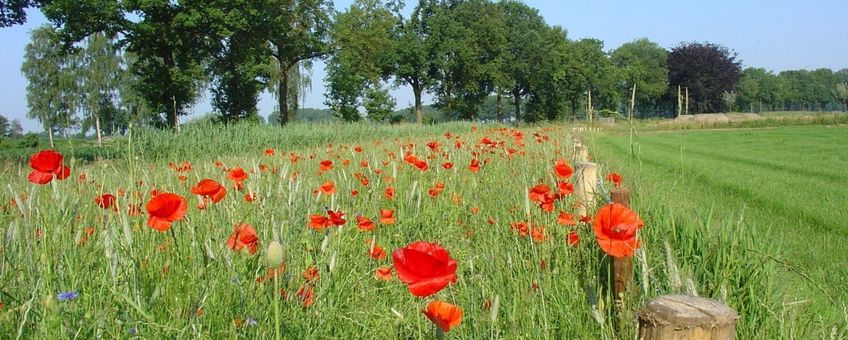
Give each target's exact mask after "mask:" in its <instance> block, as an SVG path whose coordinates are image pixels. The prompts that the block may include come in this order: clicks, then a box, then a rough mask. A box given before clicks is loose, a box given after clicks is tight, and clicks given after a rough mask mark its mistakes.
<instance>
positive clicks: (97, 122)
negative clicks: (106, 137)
mask: <svg viewBox="0 0 848 340" xmlns="http://www.w3.org/2000/svg"><path fill="white" fill-rule="evenodd" d="M94 129H95V130H96V131H97V146H103V137H102V136H101V134H100V115H95V116H94Z"/></svg>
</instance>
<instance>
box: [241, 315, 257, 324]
mask: <svg viewBox="0 0 848 340" xmlns="http://www.w3.org/2000/svg"><path fill="white" fill-rule="evenodd" d="M244 324H246V325H248V326H256V325H258V324H259V321H256V319H254V318H253V317H252V316H248V317H247V320H244Z"/></svg>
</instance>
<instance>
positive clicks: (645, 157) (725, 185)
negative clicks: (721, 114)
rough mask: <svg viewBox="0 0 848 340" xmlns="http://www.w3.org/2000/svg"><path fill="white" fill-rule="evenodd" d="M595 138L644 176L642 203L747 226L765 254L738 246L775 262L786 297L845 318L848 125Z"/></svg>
mask: <svg viewBox="0 0 848 340" xmlns="http://www.w3.org/2000/svg"><path fill="white" fill-rule="evenodd" d="M593 140H594V143H595V144H594V145H595V146H596V148H595V152H596V155H597V157H598V159H599V161H600V162H601V163H604V164H607V165H608V166H610V167H613V168H618V169H621V170H622V172H623V173H625V174H627V175H628V176H630V177H634V178H638V181H636V183H634V185H635V189H636V192H637V193H638V194H637V195H635V196H636V197H638V198H639V199H640V200H639V202H638V203H636V207H639V209H647V210H652V209H663V210H667V211H668V212H669V214H671V215H672V216H674V220H675V221H676V223H691V221H693V220H698V219H703V218H704V217H703V216H706V215H707V214H711V217H712V218H711V222H712V223H711V224H710V225H706V226H705V227H709V228H721V227H723V226H724V227H727V226H735V225H746V226H749V227H750V229H748V230H752V231H753V232H755V233H757V238H758V239H759V240H760V243H761V247H760V248H761V249H759V250H757V251H758V252H762V255H761V254H760V253H758V252H750V253H746V254H744V255H741V256H746V257H750V258H751V259H752V260H755V259H756V258H758V257H761V256H768V258H771V259H772V261H774V262H775V263H777V266H776V269H777V270H778V272H779V274H778V275H776V278H777V279H778V280H779V282H778V284H777V289H779V290H780V292H781V294H782V295H783V298H784V300H785V302H786V303H791V302H793V301H795V302H797V301H801V302H802V303H801V304H803V305H807V304H808V305H809V308H811V309H812V310H813V311H815V313H816V314H817V315H820V316H821V317H822V319H823V320H827V321H826V322H838V323H842V324H844V323H845V322H846V320H845V319H844V318H845V302H846V301H848V291H847V290H846V288H848V261H846V258H848V248H846V246H845V245H846V244H848V206H846V204H848V148H846V145H848V127H845V126H804V127H798V126H790V127H777V128H765V129H734V130H697V131H685V132H654V133H649V134H645V135H638V136H636V137H635V139H634V142H633V143H632V144H631V142H630V141H631V139H630V136H629V135H627V134H606V135H604V134H598V135H595V136H594V138H593ZM631 145H632V147H631ZM743 230H744V229H743ZM765 254H769V255H765Z"/></svg>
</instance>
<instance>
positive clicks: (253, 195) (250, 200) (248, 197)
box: [244, 192, 259, 203]
mask: <svg viewBox="0 0 848 340" xmlns="http://www.w3.org/2000/svg"><path fill="white" fill-rule="evenodd" d="M258 199H259V196H258V195H257V194H256V193H255V192H248V193H246V194H244V200H245V201H247V203H253V202H255V201H256V200H258Z"/></svg>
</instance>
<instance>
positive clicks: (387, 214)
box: [380, 209, 395, 224]
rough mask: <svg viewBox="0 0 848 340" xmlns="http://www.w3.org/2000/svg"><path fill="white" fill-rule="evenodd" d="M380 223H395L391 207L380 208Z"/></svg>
mask: <svg viewBox="0 0 848 340" xmlns="http://www.w3.org/2000/svg"><path fill="white" fill-rule="evenodd" d="M380 223H382V224H394V223H395V211H394V210H393V209H380Z"/></svg>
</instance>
